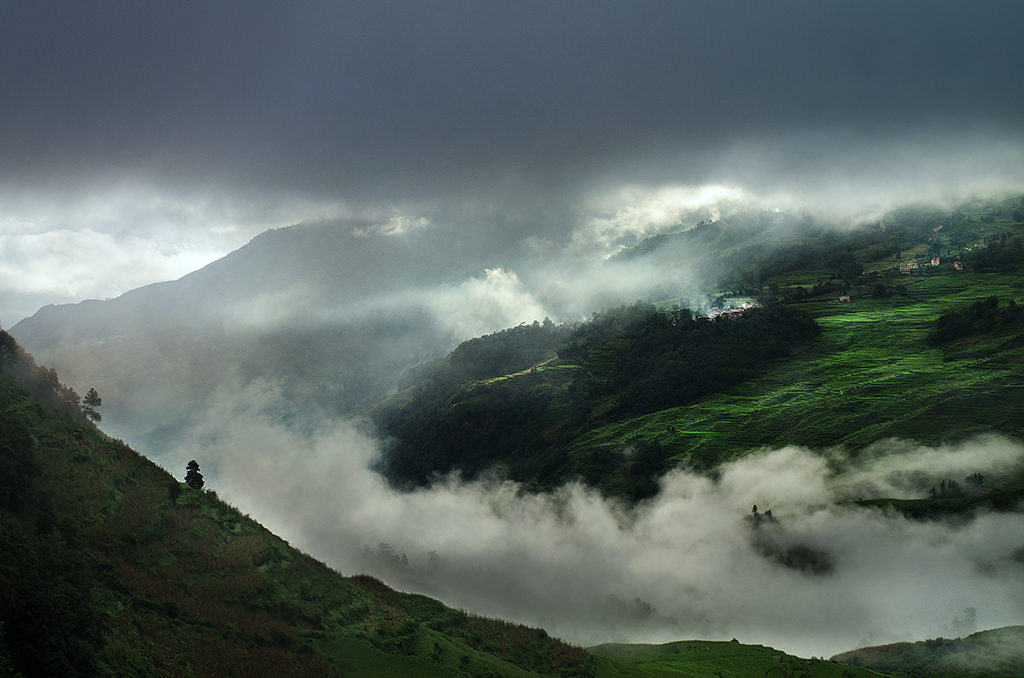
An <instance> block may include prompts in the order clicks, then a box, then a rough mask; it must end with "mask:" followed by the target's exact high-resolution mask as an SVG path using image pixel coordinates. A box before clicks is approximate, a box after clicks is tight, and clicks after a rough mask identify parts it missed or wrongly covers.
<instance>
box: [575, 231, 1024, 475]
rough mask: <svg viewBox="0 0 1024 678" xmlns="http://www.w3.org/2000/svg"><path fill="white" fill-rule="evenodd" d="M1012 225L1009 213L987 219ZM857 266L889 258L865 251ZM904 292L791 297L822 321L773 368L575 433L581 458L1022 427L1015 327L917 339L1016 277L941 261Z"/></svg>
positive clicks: (698, 462)
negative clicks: (686, 400) (938, 343)
mask: <svg viewBox="0 0 1024 678" xmlns="http://www.w3.org/2000/svg"><path fill="white" fill-rule="evenodd" d="M1000 227H1001V228H1002V229H1003V230H1005V231H1007V232H1018V233H1019V232H1020V228H1019V225H1014V224H1011V223H1009V222H1008V221H1006V220H1003V221H1002V222H998V221H997V222H996V223H994V224H989V229H990V231H991V230H995V229H999V228H1000ZM862 263H863V264H864V268H865V270H872V269H878V270H882V269H885V268H887V267H889V266H891V265H893V264H895V263H897V260H895V259H894V260H888V261H867V260H865V261H863V262H862ZM820 274H821V271H818V270H814V269H808V270H802V271H791V272H788V273H786V274H785V275H784V276H779V277H777V278H775V279H772V280H769V281H768V282H769V283H776V284H779V285H781V286H782V287H783V288H784V287H785V286H787V285H790V286H794V285H797V284H799V283H803V284H804V285H807V284H809V283H811V282H813V281H814V280H815V279H816V278H819V277H820ZM886 282H890V283H892V284H900V285H903V286H905V289H906V296H892V297H888V298H873V297H872V296H871V294H870V289H868V288H866V287H865V288H860V289H853V290H851V295H852V297H853V300H852V302H851V303H839V302H838V301H836V296H835V295H834V294H830V295H822V296H820V297H817V298H812V299H809V300H807V301H805V302H803V303H800V304H798V306H799V307H801V308H804V309H806V310H807V311H809V312H810V313H811V314H812V315H813V316H814V317H815V318H816V320H817V321H818V323H819V325H820V326H821V328H822V332H821V334H820V335H819V336H818V337H817V338H815V339H814V340H812V341H810V342H808V343H806V344H804V345H803V346H802V347H801V349H800V351H799V353H795V354H794V355H792V356H791V357H789V358H786V359H783V360H779V361H777V362H776V363H775V364H774V366H773V369H772V370H770V371H769V372H768V373H767V374H765V375H764V376H762V377H759V378H756V379H753V380H751V381H749V382H746V383H744V384H741V385H739V386H737V387H733V388H730V389H728V390H726V391H725V392H723V393H720V394H716V395H712V396H709V397H707V398H704V399H702V400H700V401H698V402H696V403H693V404H690V405H687V406H684V407H678V408H671V409H667V410H662V411H659V412H655V413H652V414H649V415H646V416H642V417H636V418H631V419H627V420H622V421H617V422H614V423H611V424H609V425H607V426H605V427H602V428H600V429H597V430H595V431H592V432H591V433H590V434H589V435H587V436H585V437H583V438H581V439H579V440H577V441H576V442H575V444H574V446H573V454H574V455H575V456H576V457H577V458H579V459H580V462H579V463H581V464H586V463H588V458H592V457H594V456H599V455H600V454H601V453H602V452H605V453H608V452H613V451H615V450H619V449H622V448H623V447H625V446H629V445H636V444H638V443H645V444H648V445H650V444H654V445H658V446H660V447H662V448H663V449H665V450H666V452H667V454H668V455H669V456H670V458H671V459H672V461H673V462H675V463H680V462H681V463H689V464H693V465H694V466H696V467H698V468H708V467H712V466H714V465H716V464H718V463H721V462H722V461H725V460H727V459H729V458H731V457H734V456H738V455H741V454H743V453H745V452H746V451H748V450H751V449H756V448H759V447H762V446H780V445H784V444H790V443H794V444H803V445H810V446H816V447H822V446H830V445H845V446H848V447H850V448H853V449H856V448H858V447H861V446H864V445H866V444H869V443H871V442H875V441H877V440H880V439H884V438H887V437H902V438H910V439H914V440H918V441H921V442H939V441H948V440H950V439H958V438H963V437H967V436H970V435H971V434H974V433H979V432H984V431H992V430H995V431H1001V432H1004V433H1007V434H1010V435H1015V436H1024V340H1022V338H1021V333H1020V329H1019V328H1017V329H1016V331H1003V332H1000V333H995V334H992V335H988V336H983V337H977V338H969V339H965V340H961V341H959V342H956V343H954V344H952V345H950V346H942V347H931V346H928V344H927V343H926V341H925V339H926V337H927V335H928V333H929V332H931V331H932V330H934V327H935V322H936V320H937V318H938V316H939V315H941V314H942V313H943V312H945V311H947V310H948V309H949V308H950V307H954V306H959V305H964V304H968V303H971V302H973V301H975V300H977V299H981V298H984V297H988V296H992V295H995V296H997V297H998V298H999V299H1000V300H1001V302H1002V303H1004V304H1005V303H1007V302H1008V301H1009V300H1010V299H1012V298H1016V299H1017V300H1022V299H1024V276H1022V275H1021V274H1020V272H1019V271H1017V272H1012V273H972V272H959V271H955V270H953V267H952V265H951V264H949V262H948V261H947V263H946V264H944V265H942V266H940V267H939V268H938V269H933V270H927V271H922V272H920V273H917V274H913V275H910V276H900V277H899V278H896V279H893V280H889V281H886Z"/></svg>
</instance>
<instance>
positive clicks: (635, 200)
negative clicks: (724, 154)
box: [570, 184, 751, 256]
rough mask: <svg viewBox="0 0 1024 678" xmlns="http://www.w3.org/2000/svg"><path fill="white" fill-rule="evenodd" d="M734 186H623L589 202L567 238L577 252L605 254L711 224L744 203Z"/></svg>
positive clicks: (745, 196) (747, 199) (746, 197)
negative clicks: (701, 223) (580, 222)
mask: <svg viewBox="0 0 1024 678" xmlns="http://www.w3.org/2000/svg"><path fill="white" fill-rule="evenodd" d="M750 200H751V196H750V195H749V194H747V193H746V192H745V191H743V190H742V189H740V188H737V187H731V186H722V185H715V184H708V185H694V186H681V185H666V186H657V187H641V186H626V187H623V188H621V189H619V190H617V191H614V192H613V193H612V194H610V195H601V196H599V197H596V198H593V199H592V200H591V201H590V203H591V204H590V205H589V206H588V207H589V209H592V210H594V211H595V212H596V214H592V215H590V216H587V217H586V219H585V221H584V224H583V225H582V226H581V227H579V228H577V229H575V230H574V231H573V232H572V234H571V236H570V238H571V243H572V248H573V249H574V250H577V251H579V252H583V253H588V254H596V255H599V256H610V255H612V254H615V253H616V252H618V251H619V250H621V249H623V248H625V247H628V246H630V245H634V244H636V243H637V242H639V241H640V240H642V239H643V238H647V237H650V236H652V235H656V234H657V233H661V232H663V231H666V230H679V229H680V228H692V227H693V226H694V225H695V224H696V222H697V221H698V220H702V219H712V220H717V219H720V218H721V216H722V212H723V211H725V210H728V209H729V208H734V207H736V206H738V205H741V204H747V203H749V202H750Z"/></svg>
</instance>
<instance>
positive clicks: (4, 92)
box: [0, 2, 1024, 198]
mask: <svg viewBox="0 0 1024 678" xmlns="http://www.w3.org/2000/svg"><path fill="white" fill-rule="evenodd" d="M1022 12H1024V10H1022V9H1021V7H1020V5H1019V3H1009V2H1007V3H998V2H988V3H984V4H981V5H977V4H968V3H936V2H927V3H910V2H908V3H881V2H867V3H864V2H858V3H812V2H773V3H760V2H713V3H712V2H686V3H670V2H640V3H593V2H587V3H577V2H550V3H540V2H537V3H530V2H527V3H514V4H507V5H506V4H501V5H499V4H497V3H470V2H464V3H459V2H454V3H453V2H444V3H394V2H391V3H388V2H384V3H334V2H329V3H289V4H288V5H282V4H278V3H253V2H217V3H198V4H192V3H170V4H168V3H129V2H124V3H119V2H101V3H46V2H43V3H18V4H13V5H10V4H9V5H7V6H6V9H5V10H4V14H5V18H4V21H3V22H2V25H3V26H4V28H0V33H2V35H0V38H2V40H0V42H2V45H3V46H2V47H0V50H3V58H2V61H0V63H2V66H0V69H2V72H0V76H2V77H0V83H2V84H0V98H2V100H3V101H4V106H3V113H2V120H0V123H2V127H3V130H4V132H3V135H4V137H3V154H4V156H5V163H4V164H5V174H7V179H8V180H10V179H11V178H12V176H11V175H12V174H13V171H12V170H13V168H14V167H17V168H18V169H17V172H18V174H22V173H24V172H25V171H26V170H29V172H28V176H30V177H35V178H39V177H44V176H50V175H53V174H57V175H61V174H64V175H65V176H66V175H67V174H71V175H74V174H75V173H77V172H89V173H90V174H91V175H92V178H95V176H96V173H99V174H100V175H103V174H104V173H108V172H109V173H112V174H114V175H115V176H116V175H118V174H120V173H129V172H139V171H142V172H144V173H147V174H151V175H152V176H153V177H154V178H155V180H159V181H168V182H171V183H175V182H184V183H186V184H187V183H189V182H191V181H195V180H199V181H204V182H214V184H215V185H223V186H227V187H232V186H234V185H235V184H242V185H245V184H246V183H247V182H253V183H255V184H257V185H267V186H273V187H282V188H292V189H301V190H307V191H314V192H320V191H341V192H345V191H347V190H352V189H358V190H361V191H364V192H365V191H372V192H374V193H378V194H379V195H382V196H387V197H393V195H395V194H398V195H403V196H408V197H417V198H423V197H425V196H433V195H437V193H438V192H439V191H440V192H442V193H448V192H456V193H457V192H460V191H461V187H462V186H464V185H465V184H467V183H468V184H470V185H476V186H479V183H480V182H481V181H483V182H484V183H499V184H502V185H505V186H507V185H508V183H507V182H509V181H522V182H524V183H525V184H526V185H527V186H530V187H534V188H535V187H536V186H537V185H544V183H546V182H549V181H552V180H558V181H563V182H565V183H566V184H567V185H574V184H575V182H576V181H578V180H581V178H582V177H583V176H584V175H586V174H588V173H589V172H590V171H593V170H594V169H595V168H596V169H598V170H600V169H603V168H605V167H607V166H608V165H609V164H616V163H617V162H619V161H621V160H625V159H628V160H629V161H630V162H632V163H633V165H634V166H635V167H636V169H637V170H638V171H639V172H641V173H642V171H643V170H644V169H645V167H643V162H642V161H641V160H639V158H642V157H643V155H644V154H646V153H651V152H658V153H669V154H673V155H679V154H681V155H685V156H687V157H688V158H691V159H696V160H697V161H698V162H696V163H693V164H695V165H697V166H698V167H699V165H700V164H701V162H700V161H701V160H704V161H706V160H707V159H708V158H709V157H711V155H713V154H716V153H717V152H719V151H720V150H721V149H722V148H723V146H724V145H725V144H727V143H729V142H731V141H733V140H735V139H736V138H743V137H750V138H760V136H761V135H764V134H777V133H783V132H792V131H798V130H807V129H811V130H814V129H844V130H851V131H852V132H853V133H855V134H864V135H870V134H880V133H884V134H899V133H903V132H907V131H910V130H913V129H914V128H915V127H917V126H920V125H923V124H936V125H939V127H940V128H941V129H942V130H956V129H959V128H961V127H962V126H964V125H976V124H985V125H989V126H992V127H994V128H995V129H1012V130H1015V131H1016V130H1019V126H1020V122H1019V120H1020V118H1021V113H1022V112H1024V107H1022V104H1024V94H1022V90H1021V88H1020V87H1019V86H1018V85H1019V80H1018V78H1019V73H1020V71H1021V65H1022V64H1021V61H1022V60H1021V57H1020V53H1019V50H1016V49H1015V48H1014V46H1015V44H1016V43H1017V36H1016V32H1015V27H1016V26H1017V25H1019V21H1018V20H1019V19H1020V18H1021V15H1022ZM683 164H684V165H685V164H686V163H683ZM693 164H691V165H690V170H689V171H690V173H691V174H692V175H693V176H692V177H690V178H691V179H693V180H699V179H701V177H700V176H698V175H697V174H696V173H695V168H694V167H693ZM620 169H622V170H626V173H628V169H629V168H628V167H622V168H620ZM196 173H198V177H197V174H196ZM510 177H511V179H510ZM533 179H538V180H541V181H538V182H537V183H531V182H532V181H533Z"/></svg>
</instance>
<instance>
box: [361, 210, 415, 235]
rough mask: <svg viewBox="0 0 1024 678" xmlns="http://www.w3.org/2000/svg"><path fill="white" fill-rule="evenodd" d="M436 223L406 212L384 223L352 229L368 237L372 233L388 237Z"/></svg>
mask: <svg viewBox="0 0 1024 678" xmlns="http://www.w3.org/2000/svg"><path fill="white" fill-rule="evenodd" d="M433 226H434V224H433V223H432V222H431V221H430V219H427V218H426V217H408V216H405V215H404V214H396V215H394V216H392V217H391V218H390V219H388V220H387V221H385V222H384V223H380V224H374V225H373V226H365V227H363V226H357V227H356V228H353V229H352V235H354V236H357V237H360V238H366V237H369V236H371V235H383V236H386V237H393V236H400V235H405V234H406V233H411V232H412V231H422V230H424V229H428V228H432V227H433Z"/></svg>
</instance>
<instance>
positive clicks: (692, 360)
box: [559, 304, 818, 414]
mask: <svg viewBox="0 0 1024 678" xmlns="http://www.w3.org/2000/svg"><path fill="white" fill-rule="evenodd" d="M817 332H818V326H817V324H816V323H815V322H814V320H813V319H811V317H810V316H808V315H807V314H805V313H803V312H801V311H796V310H793V309H791V308H789V307H786V306H782V305H780V304H768V305H766V306H764V307H758V308H751V309H748V310H747V311H745V312H744V313H743V314H742V315H740V316H739V317H734V318H733V317H718V318H715V319H710V318H705V317H694V315H693V314H692V313H691V312H690V311H689V310H687V309H681V310H673V311H659V310H657V309H655V308H654V307H653V306H651V305H649V304H636V305H633V306H630V307H625V308H622V309H616V310H615V311H613V312H609V313H606V314H601V315H599V316H597V317H595V319H594V320H593V322H591V323H589V324H587V325H585V326H583V327H581V328H580V329H579V330H578V331H577V333H576V334H575V335H574V336H573V339H572V341H571V342H570V343H568V344H567V345H566V346H565V347H563V348H562V349H560V350H559V356H561V357H563V358H565V359H567V360H573V361H577V362H579V363H580V364H581V365H582V366H583V374H584V378H583V379H582V383H581V384H580V387H579V388H578V390H577V393H580V394H581V395H582V397H584V398H587V399H594V398H599V397H601V396H603V395H608V394H611V393H616V394H621V396H620V399H619V410H620V412H621V413H623V414H642V413H646V412H652V411H655V410H658V409H663V408H666V407H672V406H674V405H679V404H682V403H685V402H689V401H692V400H695V399H697V398H700V397H702V396H704V395H707V394H710V393H715V392H718V391H721V390H722V389H723V388H726V387H728V386H731V385H733V384H737V383H739V382H741V381H744V380H746V379H750V378H751V377H753V376H755V375H756V374H758V373H759V372H760V371H761V370H762V369H764V367H765V366H766V365H767V363H768V361H769V360H772V359H774V358H779V357H782V356H785V355H787V354H788V352H789V348H790V346H791V345H792V344H793V343H794V342H797V341H800V340H802V339H807V338H809V337H812V336H814V335H815V334H817Z"/></svg>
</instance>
